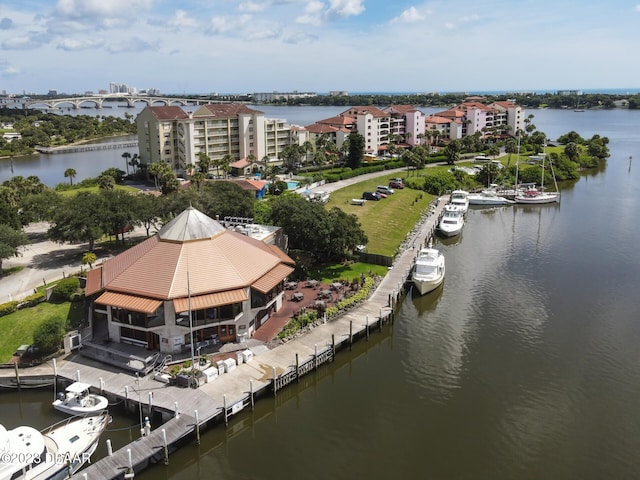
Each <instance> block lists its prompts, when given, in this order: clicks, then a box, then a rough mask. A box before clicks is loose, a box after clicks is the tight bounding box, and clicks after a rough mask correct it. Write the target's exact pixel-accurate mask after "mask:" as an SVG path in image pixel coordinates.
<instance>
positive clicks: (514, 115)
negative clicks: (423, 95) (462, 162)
mask: <svg viewBox="0 0 640 480" xmlns="http://www.w3.org/2000/svg"><path fill="white" fill-rule="evenodd" d="M425 125H426V130H427V132H429V131H438V132H440V138H448V139H450V140H455V139H459V138H462V137H465V136H468V135H475V134H476V133H478V134H480V135H482V136H485V135H488V134H495V132H497V131H501V132H504V133H508V134H511V135H514V134H515V133H516V132H518V131H519V130H522V128H523V126H524V113H523V109H522V107H521V106H519V105H517V104H515V103H514V102H511V101H504V102H494V103H491V104H489V105H485V104H483V103H480V102H477V101H471V102H463V103H461V104H460V105H457V106H455V107H453V108H450V109H448V110H444V111H442V112H438V113H435V114H433V115H430V116H429V117H427V118H426V119H425Z"/></svg>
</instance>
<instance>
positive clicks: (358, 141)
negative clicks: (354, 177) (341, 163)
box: [347, 132, 365, 168]
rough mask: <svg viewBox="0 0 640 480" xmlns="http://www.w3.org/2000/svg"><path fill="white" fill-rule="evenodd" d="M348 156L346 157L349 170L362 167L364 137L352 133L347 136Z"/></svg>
mask: <svg viewBox="0 0 640 480" xmlns="http://www.w3.org/2000/svg"><path fill="white" fill-rule="evenodd" d="M348 138H349V155H348V156H347V166H348V167H350V168H358V167H359V166H360V165H362V159H363V158H364V146H365V141H364V137H363V136H362V135H361V134H359V133H357V132H353V133H350V134H349V137H348Z"/></svg>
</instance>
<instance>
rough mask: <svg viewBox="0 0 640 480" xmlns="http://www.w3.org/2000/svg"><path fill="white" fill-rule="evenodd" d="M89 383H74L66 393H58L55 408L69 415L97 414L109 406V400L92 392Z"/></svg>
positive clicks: (54, 403)
mask: <svg viewBox="0 0 640 480" xmlns="http://www.w3.org/2000/svg"><path fill="white" fill-rule="evenodd" d="M90 389H91V385H90V384H88V383H82V382H74V383H72V384H71V385H69V386H68V387H67V388H66V389H65V391H64V392H59V393H58V398H56V399H55V400H54V402H53V408H55V409H56V410H59V411H61V412H63V413H66V414H68V415H87V414H89V415H90V414H96V413H100V412H102V411H103V410H105V409H106V408H107V407H108V406H109V400H107V399H106V398H105V397H103V396H102V395H96V394H95V393H91V391H90Z"/></svg>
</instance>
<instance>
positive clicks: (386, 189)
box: [376, 185, 394, 195]
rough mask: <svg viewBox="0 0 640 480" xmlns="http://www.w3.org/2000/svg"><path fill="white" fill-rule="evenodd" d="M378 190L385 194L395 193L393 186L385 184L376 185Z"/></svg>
mask: <svg viewBox="0 0 640 480" xmlns="http://www.w3.org/2000/svg"><path fill="white" fill-rule="evenodd" d="M376 192H378V193H384V194H385V195H393V193H394V191H393V188H390V187H385V186H384V185H378V186H377V187H376Z"/></svg>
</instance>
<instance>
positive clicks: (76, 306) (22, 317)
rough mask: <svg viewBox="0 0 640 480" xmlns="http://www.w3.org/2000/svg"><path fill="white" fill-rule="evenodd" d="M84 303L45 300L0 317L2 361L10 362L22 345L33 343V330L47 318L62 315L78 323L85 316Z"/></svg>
mask: <svg viewBox="0 0 640 480" xmlns="http://www.w3.org/2000/svg"><path fill="white" fill-rule="evenodd" d="M83 305H84V303H83V302H75V303H71V302H64V303H48V302H43V303H41V304H39V305H36V306H35V307H31V308H25V309H23V310H18V311H17V312H14V313H11V314H9V315H5V316H4V317H0V332H2V335H1V336H0V363H6V362H8V361H9V360H10V359H11V357H12V356H13V352H15V351H16V349H17V348H18V347H19V346H20V345H30V344H31V343H33V332H34V331H35V330H36V328H37V327H38V325H40V323H42V322H43V321H44V320H45V319H47V318H50V317H61V318H65V319H68V321H69V323H70V324H71V325H77V324H78V319H79V318H84V316H85V315H84V308H83Z"/></svg>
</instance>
